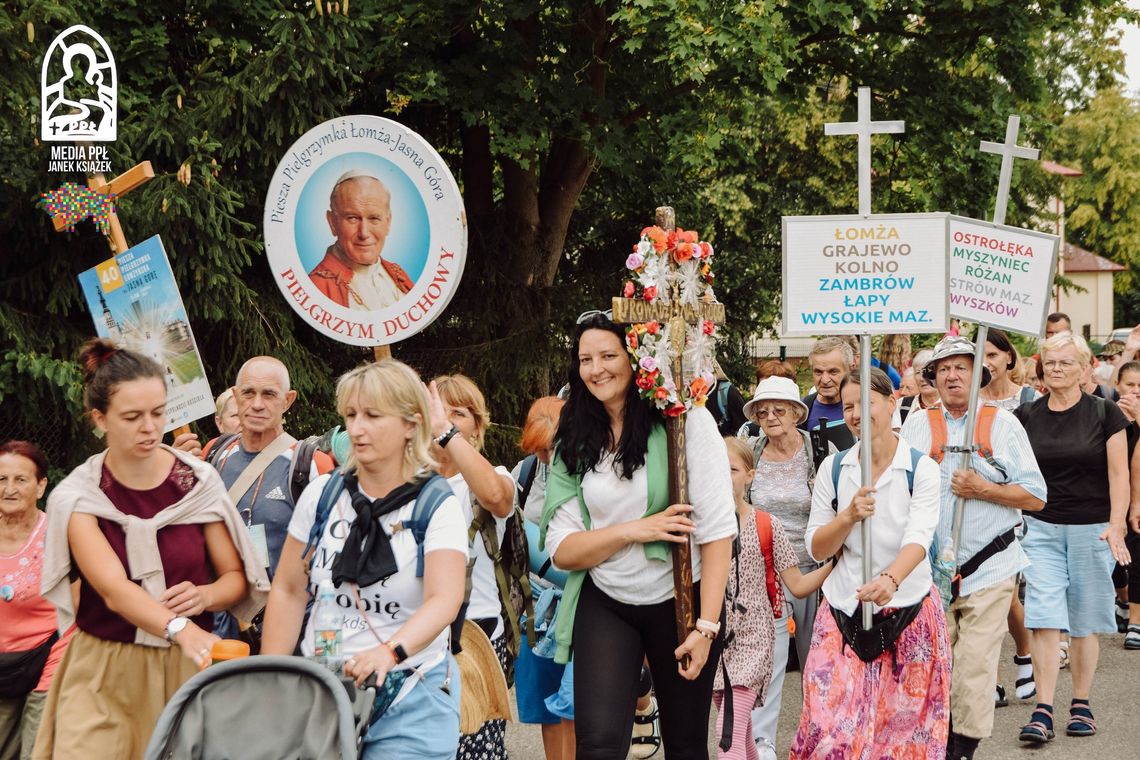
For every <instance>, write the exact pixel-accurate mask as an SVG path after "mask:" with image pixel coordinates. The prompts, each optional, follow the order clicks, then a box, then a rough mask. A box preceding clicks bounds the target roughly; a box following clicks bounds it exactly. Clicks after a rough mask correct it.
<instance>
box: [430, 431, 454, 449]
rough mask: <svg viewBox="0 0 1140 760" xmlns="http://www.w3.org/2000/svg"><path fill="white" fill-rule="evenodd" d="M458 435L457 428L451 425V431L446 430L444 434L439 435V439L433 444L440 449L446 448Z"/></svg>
mask: <svg viewBox="0 0 1140 760" xmlns="http://www.w3.org/2000/svg"><path fill="white" fill-rule="evenodd" d="M458 434H459V428H457V427H455V425H452V426H451V430H448V431H447V432H446V433H444V434H443V435H441V436H440V437H439V438H436V439H435V442H436V443H438V444H439V447H440V448H441V449H443V448H446V447H447V444H448V442H449V441H450V440H451V439H452V438H454V437H455V436H456V435H458Z"/></svg>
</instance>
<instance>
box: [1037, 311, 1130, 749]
mask: <svg viewBox="0 0 1140 760" xmlns="http://www.w3.org/2000/svg"><path fill="white" fill-rule="evenodd" d="M1090 356H1091V354H1090V352H1089V347H1088V344H1086V343H1085V341H1084V340H1083V339H1082V338H1081V337H1079V336H1076V335H1073V334H1072V333H1068V332H1065V333H1059V334H1057V335H1054V336H1053V337H1052V338H1049V339H1048V340H1046V341H1045V343H1044V344H1043V345H1042V346H1041V366H1042V368H1043V370H1044V376H1045V384H1046V386H1047V388H1048V390H1049V393H1048V395H1046V396H1045V397H1043V398H1040V399H1038V400H1036V401H1034V402H1033V403H1031V404H1026V405H1024V406H1022V407H1020V408H1019V409H1018V410H1017V416H1018V418H1019V419H1020V420H1021V423H1022V424H1023V425H1024V426H1025V430H1026V432H1027V433H1028V434H1029V442H1030V444H1031V445H1032V446H1033V453H1034V454H1035V455H1036V457H1037V464H1038V465H1039V466H1040V468H1041V472H1042V473H1043V474H1044V475H1045V484H1046V486H1047V487H1048V492H1049V494H1048V500H1047V502H1046V504H1045V509H1044V510H1043V511H1041V512H1035V513H1034V514H1033V516H1032V517H1030V516H1029V515H1026V516H1025V521H1026V523H1027V531H1026V536H1025V539H1024V541H1023V544H1022V545H1023V547H1024V549H1025V553H1026V554H1027V555H1028V556H1029V559H1030V561H1031V562H1032V564H1031V565H1030V566H1029V567H1028V568H1026V570H1025V580H1026V592H1025V627H1026V628H1029V629H1030V630H1032V631H1033V668H1034V674H1035V676H1036V680H1037V699H1038V700H1040V701H1039V702H1038V704H1037V708H1036V709H1035V710H1034V711H1033V715H1032V717H1031V718H1030V722H1029V723H1028V724H1027V725H1025V726H1024V727H1023V728H1022V729H1021V736H1020V738H1021V740H1022V741H1027V742H1034V743H1042V742H1046V741H1049V740H1050V739H1052V738H1053V705H1052V702H1053V694H1054V692H1055V690H1056V686H1057V670H1058V668H1059V661H1058V658H1057V650H1058V646H1059V642H1060V632H1061V630H1062V629H1068V631H1069V633H1070V636H1071V638H1072V645H1071V648H1070V657H1071V666H1072V674H1073V702H1072V705H1071V706H1070V708H1069V721H1068V724H1067V726H1066V733H1068V734H1069V735H1070V736H1091V735H1092V734H1094V733H1096V722H1095V721H1094V720H1093V714H1092V710H1091V708H1090V706H1089V694H1090V692H1091V690H1092V682H1093V675H1094V673H1095V672H1096V664H1097V657H1098V655H1099V652H1100V649H1099V644H1098V642H1097V637H1096V634H1098V633H1113V632H1115V631H1116V620H1115V616H1114V612H1113V588H1112V568H1113V562H1114V560H1115V561H1116V562H1120V563H1121V564H1125V565H1126V564H1128V563H1129V562H1130V561H1131V559H1130V557H1129V554H1128V549H1127V548H1125V545H1124V535H1125V518H1126V516H1127V511H1128V498H1129V485H1128V461H1127V442H1126V440H1125V428H1126V427H1127V425H1128V420H1127V419H1125V417H1124V415H1123V414H1122V413H1121V412H1120V410H1119V409H1118V408H1117V406H1116V404H1114V403H1113V402H1111V401H1107V400H1105V399H1101V398H1096V397H1094V396H1090V395H1089V394H1087V393H1084V392H1082V390H1081V373H1082V370H1083V369H1084V367H1085V365H1087V364H1088V362H1089V358H1090Z"/></svg>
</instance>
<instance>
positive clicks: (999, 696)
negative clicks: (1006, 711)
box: [994, 683, 1009, 707]
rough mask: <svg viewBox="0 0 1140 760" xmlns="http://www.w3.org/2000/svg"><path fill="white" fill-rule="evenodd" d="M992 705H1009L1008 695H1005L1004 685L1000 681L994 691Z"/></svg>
mask: <svg viewBox="0 0 1140 760" xmlns="http://www.w3.org/2000/svg"><path fill="white" fill-rule="evenodd" d="M994 707H1009V697H1007V696H1006V695H1005V687H1004V686H1002V685H1001V684H1000V683H999V684H998V685H997V688H996V689H995V691H994Z"/></svg>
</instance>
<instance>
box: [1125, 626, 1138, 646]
mask: <svg viewBox="0 0 1140 760" xmlns="http://www.w3.org/2000/svg"><path fill="white" fill-rule="evenodd" d="M1124 648H1125V649H1140V625H1129V626H1128V633H1126V634H1124Z"/></svg>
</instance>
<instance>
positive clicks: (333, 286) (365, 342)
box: [265, 116, 467, 346]
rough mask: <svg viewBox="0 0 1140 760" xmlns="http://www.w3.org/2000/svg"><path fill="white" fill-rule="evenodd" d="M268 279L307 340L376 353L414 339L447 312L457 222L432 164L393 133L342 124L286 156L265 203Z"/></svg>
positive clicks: (426, 148) (460, 235)
mask: <svg viewBox="0 0 1140 760" xmlns="http://www.w3.org/2000/svg"><path fill="white" fill-rule="evenodd" d="M265 252H266V255H267V256H268V258H269V266H270V267H271V268H272V270H273V279H274V280H275V281H276V282H277V287H279V288H281V293H282V294H283V295H284V296H285V298H286V300H288V301H289V304H290V305H291V306H292V307H293V309H294V310H295V311H296V312H297V313H298V314H300V315H301V317H302V318H303V319H304V320H305V322H307V323H308V324H309V325H311V326H312V327H313V328H315V329H317V330H319V331H320V332H322V333H324V334H325V335H327V336H329V337H330V338H333V339H334V340H338V341H340V342H342V343H350V344H352V345H356V346H378V345H385V344H389V343H396V342H398V341H401V340H405V339H407V338H409V337H411V336H412V335H415V334H416V333H418V332H419V331H420V330H422V329H424V328H425V327H427V326H428V325H429V324H431V323H432V321H433V320H435V319H436V318H437V317H439V316H440V314H442V313H443V311H444V309H446V308H447V304H448V302H449V301H451V297H452V296H453V295H454V294H455V290H456V288H457V287H458V286H459V280H460V278H461V277H462V276H463V265H464V262H465V261H466V258H467V217H466V215H465V214H464V212H463V198H462V196H460V194H459V187H458V186H457V185H456V184H455V178H454V177H452V176H451V171H450V170H449V169H448V168H447V165H446V164H445V163H444V162H443V159H442V158H441V157H440V155H439V153H437V152H436V151H435V149H434V148H432V146H431V145H429V144H428V143H427V141H425V140H424V139H423V138H422V137H420V136H419V135H418V134H416V133H415V132H412V131H411V130H409V129H407V128H406V127H404V126H402V125H401V124H399V123H397V122H394V121H392V120H390V119H382V118H380V117H379V116H342V117H339V118H336V119H332V120H330V121H326V122H325V123H323V124H321V125H319V126H317V127H314V128H313V129H310V130H309V131H308V132H306V133H305V134H304V135H303V136H302V137H301V138H300V139H299V140H297V142H295V143H293V145H292V146H291V147H290V148H289V149H288V150H287V151H286V153H285V156H284V158H282V160H281V163H280V164H278V166H277V171H276V172H274V174H273V180H272V182H270V184H269V192H268V194H267V195H266V198H265Z"/></svg>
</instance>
